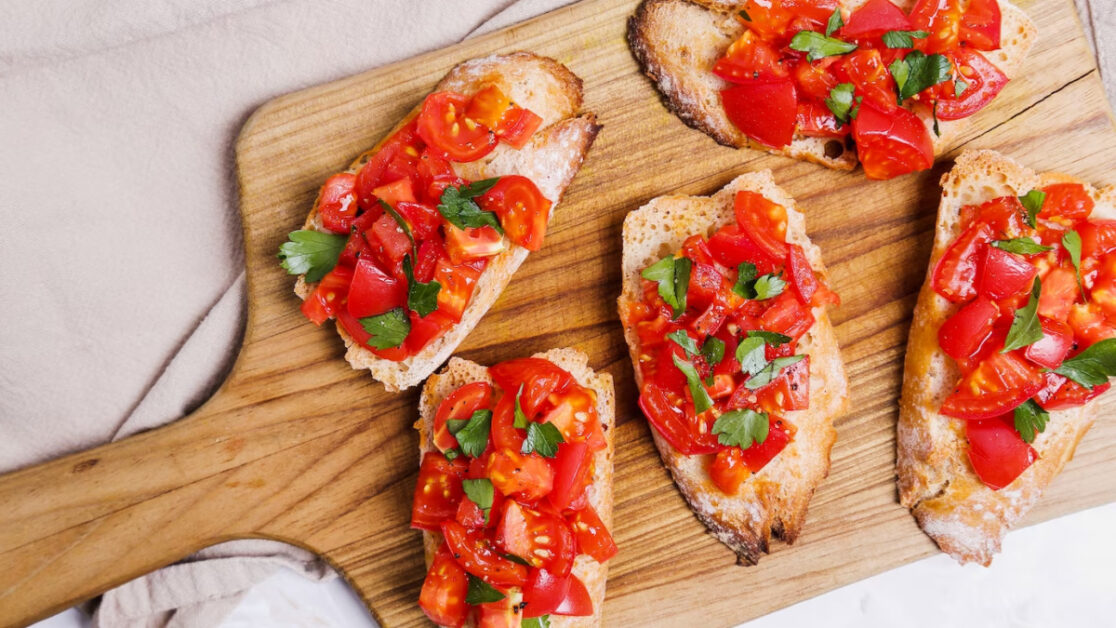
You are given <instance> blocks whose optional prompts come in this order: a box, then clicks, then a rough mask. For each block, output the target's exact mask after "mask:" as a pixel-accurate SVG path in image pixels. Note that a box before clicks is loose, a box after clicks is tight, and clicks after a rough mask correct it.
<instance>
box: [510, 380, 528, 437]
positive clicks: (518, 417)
mask: <svg viewBox="0 0 1116 628" xmlns="http://www.w3.org/2000/svg"><path fill="white" fill-rule="evenodd" d="M524 386H525V384H520V385H519V390H517V391H516V393H515V420H514V421H513V422H512V426H513V427H515V428H516V429H520V430H525V429H527V415H526V414H524V413H523V406H521V405H519V398H520V396H522V395H523V387H524Z"/></svg>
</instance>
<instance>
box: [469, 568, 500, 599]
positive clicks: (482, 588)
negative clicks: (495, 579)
mask: <svg viewBox="0 0 1116 628" xmlns="http://www.w3.org/2000/svg"><path fill="white" fill-rule="evenodd" d="M467 575H468V576H469V588H468V589H467V590H466V593H465V603H466V604H472V605H474V606H475V605H477V604H487V603H490V602H499V601H500V600H502V599H504V598H505V597H507V596H506V595H504V594H503V593H500V590H499V589H497V588H496V587H494V586H492V585H491V584H488V583H487V582H485V581H484V580H481V579H480V578H478V577H476V576H474V575H473V574H467Z"/></svg>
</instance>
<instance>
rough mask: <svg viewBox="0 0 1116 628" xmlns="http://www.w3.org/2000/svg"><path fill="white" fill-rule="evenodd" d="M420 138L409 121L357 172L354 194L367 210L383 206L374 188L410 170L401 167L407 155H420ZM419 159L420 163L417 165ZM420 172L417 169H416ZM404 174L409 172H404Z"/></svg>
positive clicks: (361, 205) (413, 123) (359, 203)
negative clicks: (400, 163) (410, 152)
mask: <svg viewBox="0 0 1116 628" xmlns="http://www.w3.org/2000/svg"><path fill="white" fill-rule="evenodd" d="M419 144H420V142H419V139H418V136H417V134H416V132H415V122H414V121H411V122H408V123H407V124H406V125H404V126H403V128H401V129H399V130H398V131H396V132H395V133H394V134H392V135H391V136H390V137H388V138H387V139H386V140H385V141H384V143H383V146H381V147H380V149H379V150H378V151H376V152H375V153H374V154H373V155H372V156H371V157H370V158H369V159H368V161H367V162H365V164H364V165H363V166H361V168H360V170H359V171H357V175H356V184H355V186H354V189H353V191H354V193H355V194H356V199H357V204H358V205H359V206H360V208H361V209H363V210H364V211H366V212H367V211H374V210H375V209H376V208H378V207H379V202H378V199H377V197H376V195H375V194H374V193H373V192H374V190H375V189H376V188H377V187H379V186H381V185H383V184H384V183H389V182H391V181H393V180H395V179H398V178H400V177H401V176H403V175H401V174H399V170H406V169H405V168H400V167H399V162H400V161H407V159H406V156H407V153H408V152H409V151H408V149H410V151H414V152H415V153H416V155H417V154H419ZM417 161H418V160H417V159H416V165H417ZM416 172H417V171H416ZM403 174H407V173H406V172H404V173H403Z"/></svg>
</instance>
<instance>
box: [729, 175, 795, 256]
mask: <svg viewBox="0 0 1116 628" xmlns="http://www.w3.org/2000/svg"><path fill="white" fill-rule="evenodd" d="M733 214H735V216H736V224H738V225H740V228H741V229H743V230H744V232H745V233H747V234H748V237H749V238H751V239H752V241H753V242H755V243H756V245H757V246H759V247H760V249H761V250H763V251H764V252H765V253H767V254H768V255H769V256H771V257H772V258H774V259H777V260H783V259H786V257H787V252H788V248H787V210H786V208H785V207H783V206H782V205H779V204H778V203H774V202H772V201H771V200H769V199H768V198H767V197H765V196H763V195H762V194H759V193H757V192H752V191H751V190H740V191H739V192H737V193H736V196H735V197H734V199H733Z"/></svg>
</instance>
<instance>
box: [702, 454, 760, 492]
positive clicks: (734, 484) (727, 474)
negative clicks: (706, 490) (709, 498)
mask: <svg viewBox="0 0 1116 628" xmlns="http://www.w3.org/2000/svg"><path fill="white" fill-rule="evenodd" d="M750 475H752V472H751V471H749V470H748V466H747V465H745V464H744V452H743V451H741V450H740V448H739V447H727V448H725V449H722V450H721V451H718V452H717V455H716V456H714V457H713V463H712V464H711V465H710V466H709V477H710V478H712V479H713V484H715V485H717V488H719V489H721V492H722V493H724V494H725V495H735V494H736V492H737V491H739V490H740V485H741V484H743V483H744V481H745V480H747V479H748V476H750Z"/></svg>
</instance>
